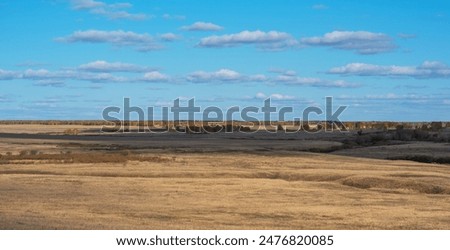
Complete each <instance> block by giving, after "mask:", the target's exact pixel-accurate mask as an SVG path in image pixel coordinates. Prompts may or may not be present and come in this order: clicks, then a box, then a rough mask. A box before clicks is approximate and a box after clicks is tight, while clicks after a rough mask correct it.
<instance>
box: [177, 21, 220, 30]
mask: <svg viewBox="0 0 450 250" xmlns="http://www.w3.org/2000/svg"><path fill="white" fill-rule="evenodd" d="M181 29H183V30H188V31H219V30H222V29H223V27H222V26H219V25H217V24H214V23H207V22H196V23H193V24H191V25H189V26H183V27H181Z"/></svg>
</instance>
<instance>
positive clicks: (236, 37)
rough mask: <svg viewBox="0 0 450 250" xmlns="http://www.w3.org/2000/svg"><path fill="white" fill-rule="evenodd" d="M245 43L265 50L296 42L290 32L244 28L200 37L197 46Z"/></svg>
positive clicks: (277, 48) (287, 46)
mask: <svg viewBox="0 0 450 250" xmlns="http://www.w3.org/2000/svg"><path fill="white" fill-rule="evenodd" d="M247 44H253V45H255V46H257V47H258V48H262V49H267V50H279V49H285V48H289V47H294V46H296V45H297V44H298V42H297V41H296V40H295V39H294V38H293V37H292V36H291V35H290V34H288V33H285V32H279V31H269V32H264V31H260V30H256V31H248V30H245V31H242V32H239V33H235V34H229V35H221V36H209V37H205V38H202V39H201V40H200V43H199V44H198V46H200V47H205V48H214V47H217V48H220V47H235V46H240V45H247Z"/></svg>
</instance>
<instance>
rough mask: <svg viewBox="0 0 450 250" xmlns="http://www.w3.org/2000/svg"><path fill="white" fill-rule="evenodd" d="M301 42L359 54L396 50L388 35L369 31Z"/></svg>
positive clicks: (338, 34)
mask: <svg viewBox="0 0 450 250" xmlns="http://www.w3.org/2000/svg"><path fill="white" fill-rule="evenodd" d="M300 41H301V43H302V44H304V45H309V46H325V47H332V48H335V49H341V50H352V51H355V52H356V53H358V54H377V53H383V52H389V51H392V50H393V49H395V48H396V45H395V44H394V43H393V41H392V38H391V37H389V36H388V35H386V34H383V33H373V32H368V31H333V32H330V33H326V34H325V35H323V36H320V37H306V38H302V39H301V40H300Z"/></svg>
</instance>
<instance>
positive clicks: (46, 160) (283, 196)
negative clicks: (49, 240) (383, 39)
mask: <svg viewBox="0 0 450 250" xmlns="http://www.w3.org/2000/svg"><path fill="white" fill-rule="evenodd" d="M26 126H27V125H0V154H1V157H0V228H1V229H450V165H449V164H448V162H446V161H447V159H448V158H449V157H450V145H449V143H448V141H446V138H447V137H446V136H447V135H448V130H445V129H444V130H440V131H439V132H438V133H434V132H429V133H430V134H427V136H425V137H424V138H425V139H422V140H418V139H412V140H405V139H404V138H403V137H404V134H408V133H409V132H406V133H404V132H403V131H402V132H401V133H402V134H401V136H400V137H398V135H399V133H398V131H394V132H392V133H391V132H383V133H380V132H379V131H363V132H364V133H359V134H358V131H350V132H348V133H340V132H335V133H315V134H312V133H305V132H299V133H293V134H285V133H250V134H244V133H232V134H225V133H217V134H179V133H166V134H149V133H145V134H137V133H125V134H101V133H95V132H93V131H95V130H96V129H98V126H95V125H93V126H86V127H83V126H73V125H56V126H48V125H47V126H44V125H32V126H33V127H32V131H30V132H28V131H27V130H26ZM30 126H31V125H30ZM61 126H62V127H61ZM72 128H77V129H78V130H79V133H78V134H77V135H67V134H65V133H64V131H66V130H67V129H72ZM27 132H28V133H27ZM391 134H392V136H393V137H392V138H391V137H390V136H391ZM435 134H436V136H435ZM380 135H383V136H384V137H383V138H381V137H380ZM396 136H397V137H398V138H397V137H396ZM402 136H403V137H402ZM420 136H424V135H423V134H420ZM416 137H417V135H416ZM417 155H419V156H421V157H422V158H420V159H415V158H414V159H412V160H417V161H423V160H424V161H427V160H430V161H431V162H432V163H424V162H417V161H405V160H388V159H402V158H408V157H410V156H417ZM441 161H442V162H441ZM436 162H441V164H438V163H436Z"/></svg>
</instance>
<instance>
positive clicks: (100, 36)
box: [55, 30, 162, 52]
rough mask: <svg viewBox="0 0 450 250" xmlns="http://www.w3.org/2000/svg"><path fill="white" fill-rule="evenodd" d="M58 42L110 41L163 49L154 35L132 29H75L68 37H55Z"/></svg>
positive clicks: (148, 48) (144, 49)
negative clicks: (132, 30)
mask: <svg viewBox="0 0 450 250" xmlns="http://www.w3.org/2000/svg"><path fill="white" fill-rule="evenodd" d="M55 40H56V41H57V42H65V43H76V42H84V43H109V44H111V45H113V46H118V47H123V46H130V47H135V48H136V50H138V51H144V52H145V51H151V50H158V49H161V48H162V46H161V45H159V44H157V43H156V42H155V41H154V39H153V37H152V36H150V35H149V34H147V33H142V34H139V33H135V32H131V31H123V30H114V31H104V30H84V31H75V32H73V33H72V34H71V35H68V36H66V37H59V38H56V39H55Z"/></svg>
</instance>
